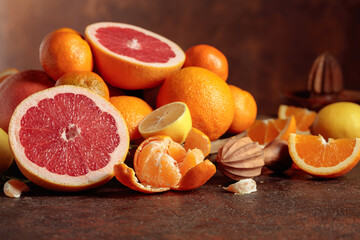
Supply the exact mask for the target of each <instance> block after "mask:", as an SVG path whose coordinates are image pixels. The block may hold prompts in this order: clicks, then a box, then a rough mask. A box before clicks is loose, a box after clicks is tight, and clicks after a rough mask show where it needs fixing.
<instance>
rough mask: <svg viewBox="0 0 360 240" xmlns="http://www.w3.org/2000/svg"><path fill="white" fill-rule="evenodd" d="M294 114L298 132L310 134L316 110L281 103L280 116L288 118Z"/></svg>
mask: <svg viewBox="0 0 360 240" xmlns="http://www.w3.org/2000/svg"><path fill="white" fill-rule="evenodd" d="M290 116H294V118H295V120H296V132H297V133H299V134H310V127H311V125H312V124H313V122H314V120H315V117H316V112H315V111H311V110H309V109H307V108H303V107H295V106H288V105H284V104H281V105H280V106H279V109H278V118H280V119H286V118H288V117H290Z"/></svg>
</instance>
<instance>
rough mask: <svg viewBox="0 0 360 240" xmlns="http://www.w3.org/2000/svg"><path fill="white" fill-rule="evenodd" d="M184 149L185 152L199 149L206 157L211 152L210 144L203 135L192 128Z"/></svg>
mask: <svg viewBox="0 0 360 240" xmlns="http://www.w3.org/2000/svg"><path fill="white" fill-rule="evenodd" d="M184 148H185V150H190V149H195V148H197V149H200V150H201V151H202V152H203V154H204V156H207V155H209V153H210V150H211V142H210V139H209V138H208V136H206V134H205V133H203V132H202V131H200V130H199V129H196V128H194V127H193V128H192V129H191V130H190V132H189V134H188V135H187V137H186V139H185V144H184Z"/></svg>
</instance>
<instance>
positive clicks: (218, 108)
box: [157, 67, 235, 140]
mask: <svg viewBox="0 0 360 240" xmlns="http://www.w3.org/2000/svg"><path fill="white" fill-rule="evenodd" d="M176 101H180V102H184V103H186V105H187V106H188V108H189V110H190V114H191V118H192V122H193V126H194V127H195V128H197V129H199V130H200V131H202V132H203V133H204V134H206V135H207V136H208V137H209V139H210V140H215V139H217V138H219V137H220V136H221V135H223V134H224V133H225V132H226V131H227V130H228V129H229V127H230V125H231V123H232V121H233V119H234V114H235V103H234V99H233V96H232V94H231V90H230V88H229V86H228V85H227V83H226V82H224V81H223V80H222V79H221V78H220V77H219V76H217V75H216V74H215V73H213V72H210V71H209V70H206V69H205V68H200V67H186V68H183V69H181V70H180V71H178V72H176V73H174V74H173V75H171V76H170V77H168V78H167V79H166V80H165V81H164V83H163V85H162V86H161V87H160V90H159V93H158V96H157V106H158V107H160V106H163V105H165V104H168V103H170V102H176Z"/></svg>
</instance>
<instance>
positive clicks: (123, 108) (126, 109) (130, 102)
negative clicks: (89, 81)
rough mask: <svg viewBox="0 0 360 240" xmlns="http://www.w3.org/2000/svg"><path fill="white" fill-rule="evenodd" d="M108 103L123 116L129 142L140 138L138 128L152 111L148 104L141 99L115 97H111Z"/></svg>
mask: <svg viewBox="0 0 360 240" xmlns="http://www.w3.org/2000/svg"><path fill="white" fill-rule="evenodd" d="M109 101H110V103H112V104H113V105H114V106H115V107H116V108H117V109H118V110H119V111H120V112H121V114H122V115H123V117H124V119H125V122H126V124H127V126H128V129H129V136H130V140H136V139H139V138H141V135H140V132H139V130H138V126H139V123H140V122H141V121H142V120H143V119H144V118H145V117H146V116H147V115H148V114H150V113H151V112H152V111H153V109H152V108H151V107H150V106H149V104H147V103H146V102H145V101H144V100H142V99H141V98H138V97H133V96H115V97H111V98H110V99H109Z"/></svg>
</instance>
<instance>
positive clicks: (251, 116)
mask: <svg viewBox="0 0 360 240" xmlns="http://www.w3.org/2000/svg"><path fill="white" fill-rule="evenodd" d="M229 87H230V90H231V93H232V95H233V97H234V100H235V116H234V120H233V122H232V124H231V126H230V128H229V132H230V133H233V134H237V133H241V132H243V131H245V130H246V129H248V128H249V127H250V126H251V125H252V124H253V123H254V121H255V119H256V115H257V105H256V102H255V99H254V97H253V96H252V95H251V93H249V92H247V91H245V90H242V89H240V88H238V87H236V86H234V85H229Z"/></svg>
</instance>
